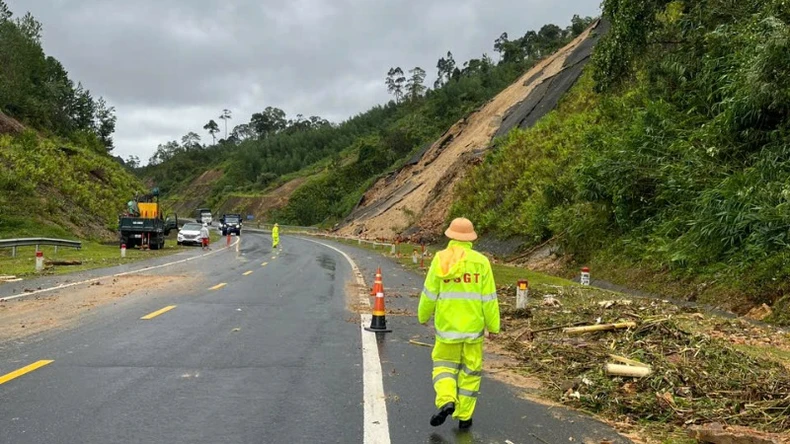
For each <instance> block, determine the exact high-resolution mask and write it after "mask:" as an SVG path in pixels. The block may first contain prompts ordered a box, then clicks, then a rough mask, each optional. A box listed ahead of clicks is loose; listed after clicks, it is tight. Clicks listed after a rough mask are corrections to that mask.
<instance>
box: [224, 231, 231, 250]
mask: <svg viewBox="0 0 790 444" xmlns="http://www.w3.org/2000/svg"><path fill="white" fill-rule="evenodd" d="M225 246H227V247H229V246H230V233H228V239H227V240H226V241H225Z"/></svg>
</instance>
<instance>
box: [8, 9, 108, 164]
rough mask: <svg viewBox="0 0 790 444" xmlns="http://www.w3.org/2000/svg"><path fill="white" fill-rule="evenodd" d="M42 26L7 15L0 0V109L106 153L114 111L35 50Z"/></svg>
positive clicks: (35, 21) (32, 20)
mask: <svg viewBox="0 0 790 444" xmlns="http://www.w3.org/2000/svg"><path fill="white" fill-rule="evenodd" d="M41 32H42V25H41V23H39V22H38V21H37V20H36V19H35V18H34V17H33V16H32V15H31V14H30V13H29V12H28V13H27V14H26V15H24V16H23V17H20V18H16V19H14V18H13V14H12V13H11V11H10V10H9V9H8V6H7V5H6V4H5V2H3V1H2V0H0V66H2V67H3V68H2V69H0V111H2V112H3V113H5V114H7V115H9V116H11V117H13V118H15V119H17V120H19V121H21V122H22V123H23V124H25V125H28V126H30V127H33V128H36V129H37V130H39V131H43V132H46V133H48V134H49V135H54V136H58V137H62V138H68V139H69V140H71V141H72V142H73V143H75V144H78V145H81V146H86V147H90V148H92V149H93V150H95V151H97V152H103V153H106V152H108V151H110V150H112V149H113V140H112V134H113V133H114V132H115V121H116V118H115V109H114V108H113V107H111V106H108V105H107V103H106V102H105V101H104V99H103V98H101V97H100V98H99V99H94V98H93V96H92V95H91V92H90V91H89V90H87V89H85V88H83V86H82V84H81V83H78V84H77V85H76V86H75V85H74V82H73V81H72V80H71V79H69V76H68V73H67V72H66V69H65V68H64V67H63V65H62V64H61V63H60V62H59V61H58V60H57V59H55V58H54V57H52V56H47V55H46V54H44V51H43V49H42V48H41Z"/></svg>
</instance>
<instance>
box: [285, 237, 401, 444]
mask: <svg viewBox="0 0 790 444" xmlns="http://www.w3.org/2000/svg"><path fill="white" fill-rule="evenodd" d="M301 239H302V240H306V241H308V242H313V243H316V244H319V245H323V246H325V247H327V248H331V249H333V250H335V251H337V252H338V253H340V254H341V255H343V257H345V258H346V260H347V261H348V263H349V264H351V270H352V272H353V273H354V277H355V278H356V280H357V284H359V288H360V293H359V303H360V304H362V305H363V306H367V307H370V300H369V299H368V296H367V295H366V294H365V291H364V289H365V288H367V287H366V286H365V279H364V278H363V277H362V273H361V272H360V271H359V267H357V264H355V263H354V261H353V260H352V259H351V257H350V256H349V255H347V254H346V253H345V252H343V251H341V250H338V249H337V248H335V247H333V246H331V245H327V244H325V243H322V242H318V241H314V240H311V239H305V238H301ZM370 319H371V316H370V314H367V313H364V314H360V320H361V321H362V323H361V325H360V331H361V334H362V393H363V394H362V401H363V402H364V410H363V412H364V416H363V421H364V424H363V426H364V427H363V428H364V440H363V442H364V443H365V444H390V426H389V421H388V419H387V402H386V398H385V396H384V380H383V377H382V373H381V360H380V359H379V348H378V344H376V333H371V332H369V331H366V330H365V325H368V324H370Z"/></svg>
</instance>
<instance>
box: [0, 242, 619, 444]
mask: <svg viewBox="0 0 790 444" xmlns="http://www.w3.org/2000/svg"><path fill="white" fill-rule="evenodd" d="M319 242H320V243H317V242H316V241H313V240H310V239H301V238H295V237H290V236H282V245H283V248H282V249H281V250H279V251H276V252H272V250H271V248H270V246H271V241H270V238H268V237H267V236H265V235H261V234H244V235H243V236H242V238H241V242H240V244H239V248H238V251H237V249H235V248H228V249H224V250H222V251H215V252H213V254H212V255H211V256H207V257H205V258H196V259H195V260H190V261H188V262H182V263H179V264H175V265H172V266H168V267H162V268H157V269H153V270H149V271H146V273H147V274H169V275H172V274H180V275H186V276H189V277H190V280H189V281H188V283H187V284H186V285H182V286H179V287H177V288H176V289H173V288H164V289H162V290H152V291H151V292H150V293H149V294H147V295H144V296H140V297H134V298H131V297H130V298H126V299H124V300H122V301H120V302H117V303H114V304H105V305H102V306H100V307H97V308H96V310H95V313H94V314H93V315H92V316H90V317H89V318H87V319H85V320H83V322H80V323H77V324H75V325H72V326H67V327H63V328H60V329H58V330H52V331H49V332H46V333H42V334H40V335H38V336H36V337H35V338H30V339H29V340H25V341H15V342H14V343H13V344H4V345H5V346H4V347H2V348H0V353H1V354H0V399H2V402H1V403H0V421H1V422H2V427H0V442H1V443H9V444H11V443H13V444H16V443H20V444H21V443H86V444H88V443H90V444H93V443H95V444H99V443H101V444H106V443H168V444H170V443H281V442H283V443H285V442H296V443H302V442H304V443H318V442H320V443H324V442H326V443H362V442H365V443H368V444H372V443H374V442H381V443H386V442H393V443H421V442H429V443H454V442H459V443H477V442H480V443H505V442H507V441H508V440H509V441H510V442H512V443H533V442H534V443H552V444H553V443H563V444H565V443H568V442H569V438H573V439H574V440H575V441H576V442H582V441H584V440H588V441H589V440H592V441H594V442H599V441H600V440H601V439H610V440H614V441H615V442H627V441H626V440H625V439H623V438H620V437H618V436H617V434H616V433H615V432H614V431H613V430H612V429H610V428H609V427H607V426H605V425H603V424H601V423H598V422H596V421H593V420H591V419H589V418H587V417H584V416H582V415H578V414H575V413H573V412H570V411H566V410H564V409H562V408H559V407H554V408H550V407H546V406H544V405H540V404H536V403H533V402H530V401H526V400H523V399H520V398H519V397H518V396H516V395H515V391H514V389H513V388H511V387H509V386H506V385H504V384H502V383H500V382H498V381H495V380H493V379H488V378H486V379H484V381H483V388H482V392H483V394H482V395H481V398H480V401H479V403H478V414H477V415H476V417H475V425H474V427H473V431H472V432H470V433H462V432H460V431H458V430H457V427H456V425H455V424H450V423H449V422H448V424H445V425H444V426H442V427H440V428H432V427H430V426H429V425H428V418H429V417H430V414H431V413H432V411H433V405H432V404H433V402H432V397H433V393H432V389H431V382H430V368H431V362H430V350H429V349H428V348H423V347H416V346H413V345H409V344H408V340H409V339H410V338H412V337H418V336H419V337H424V336H425V335H426V334H427V332H426V329H425V328H424V327H421V326H419V325H417V322H416V319H414V317H413V316H390V317H388V323H389V325H390V327H392V328H393V330H394V332H393V333H391V334H387V335H381V334H378V335H376V334H373V333H362V332H361V329H360V315H359V314H358V313H356V312H354V311H352V310H353V308H354V307H356V306H357V303H358V299H357V298H358V296H357V289H355V288H354V284H355V283H356V280H355V276H354V274H353V272H352V270H353V268H352V265H351V263H350V262H349V259H350V260H352V261H353V263H355V264H356V265H354V266H353V267H356V266H359V269H360V270H361V272H362V275H363V276H365V277H366V278H367V279H368V281H369V280H370V276H369V275H370V273H371V270H372V269H374V268H375V267H378V266H381V267H382V269H383V272H384V276H385V287H387V286H389V287H390V288H392V289H393V297H392V298H391V302H392V304H391V306H392V309H391V310H394V311H397V312H399V313H400V314H409V312H410V311H414V310H416V303H417V299H415V298H410V297H408V296H407V295H406V293H408V291H411V290H410V289H411V288H413V287H416V286H418V285H420V284H419V276H416V275H413V274H412V273H409V272H407V271H405V270H403V269H402V268H401V267H400V266H399V265H397V264H395V263H393V262H390V261H387V260H386V259H385V258H384V257H383V256H379V255H376V254H374V253H370V252H368V251H365V250H359V249H357V248H353V247H348V246H342V245H337V244H332V245H329V244H330V243H329V242H325V241H319ZM341 250H342V252H341ZM159 263H160V264H161V263H163V262H162V261H161V260H159ZM45 283H47V282H45ZM80 288H81V287H80V286H75V287H73V288H72V289H69V290H68V291H73V292H78V291H81V290H80ZM394 289H403V290H402V291H400V294H395V293H397V292H396V291H395V290H394ZM407 289H408V291H407ZM0 295H6V287H0ZM388 302H389V300H388ZM388 308H390V307H388ZM141 318H147V319H141ZM1 321H2V319H1V318H0V322H1ZM377 336H378V337H377ZM50 361H51V362H50ZM30 365H32V367H29V366H30ZM3 375H5V376H3Z"/></svg>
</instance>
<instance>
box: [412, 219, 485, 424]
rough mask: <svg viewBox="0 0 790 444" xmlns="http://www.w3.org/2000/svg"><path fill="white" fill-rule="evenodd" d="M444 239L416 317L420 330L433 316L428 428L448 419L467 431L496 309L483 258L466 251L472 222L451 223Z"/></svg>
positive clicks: (469, 249)
mask: <svg viewBox="0 0 790 444" xmlns="http://www.w3.org/2000/svg"><path fill="white" fill-rule="evenodd" d="M444 234H445V235H446V236H447V237H448V238H450V239H451V240H450V243H449V245H448V246H447V249H445V250H442V251H440V252H439V253H437V254H436V256H435V257H434V258H433V260H432V261H431V267H430V268H429V269H428V276H427V277H426V278H425V287H424V288H423V290H422V294H421V295H420V305H419V309H418V313H417V316H418V319H419V321H420V323H421V324H426V323H427V322H428V320H429V319H430V318H431V316H432V315H433V316H434V327H435V329H436V345H434V348H433V353H432V354H431V357H432V358H433V387H434V390H435V391H436V408H437V411H436V413H435V414H434V415H433V416H432V417H431V425H432V426H434V427H436V426H439V425H441V424H443V423H444V421H445V419H447V417H448V416H450V415H452V416H453V418H455V419H458V420H459V428H461V429H468V428H469V427H471V426H472V414H473V413H474V410H475V403H476V402H477V395H478V392H479V390H480V379H481V376H482V371H483V337H484V331H485V330H488V333H489V336H490V337H494V336H496V334H498V333H499V303H498V302H497V295H496V285H495V284H494V275H493V272H492V271H491V264H490V263H489V261H488V258H486V257H485V256H483V255H482V254H480V253H478V252H476V251H474V250H472V241H474V240H476V239H477V233H475V230H474V226H473V225H472V222H471V221H469V219H466V218H458V219H455V220H453V221H452V223H451V224H450V227H449V228H448V229H447V231H445V233H444Z"/></svg>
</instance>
